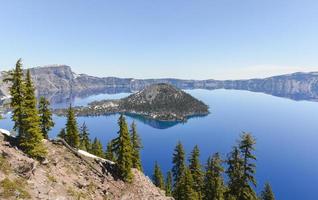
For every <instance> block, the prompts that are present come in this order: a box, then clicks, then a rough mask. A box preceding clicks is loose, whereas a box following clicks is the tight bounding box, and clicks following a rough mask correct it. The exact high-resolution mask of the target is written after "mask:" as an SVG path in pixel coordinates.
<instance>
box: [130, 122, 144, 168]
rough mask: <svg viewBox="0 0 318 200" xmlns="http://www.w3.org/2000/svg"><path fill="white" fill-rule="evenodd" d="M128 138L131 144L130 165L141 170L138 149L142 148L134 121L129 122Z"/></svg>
mask: <svg viewBox="0 0 318 200" xmlns="http://www.w3.org/2000/svg"><path fill="white" fill-rule="evenodd" d="M130 138H131V144H132V149H133V151H132V167H133V168H136V169H138V170H140V171H142V166H141V160H140V149H141V148H142V145H141V139H140V137H139V135H138V133H137V128H136V124H135V122H133V123H132V124H131V130H130Z"/></svg>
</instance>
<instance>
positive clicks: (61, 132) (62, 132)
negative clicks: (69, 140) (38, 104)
mask: <svg viewBox="0 0 318 200" xmlns="http://www.w3.org/2000/svg"><path fill="white" fill-rule="evenodd" d="M57 137H59V138H61V139H63V140H65V139H66V132H65V128H62V129H61V131H60V133H59V134H58V135H57Z"/></svg>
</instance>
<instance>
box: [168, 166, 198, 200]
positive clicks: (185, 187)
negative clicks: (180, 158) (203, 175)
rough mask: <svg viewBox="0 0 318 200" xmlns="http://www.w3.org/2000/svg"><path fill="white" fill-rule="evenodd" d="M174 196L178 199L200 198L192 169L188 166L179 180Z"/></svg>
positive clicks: (193, 199)
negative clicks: (195, 187)
mask: <svg viewBox="0 0 318 200" xmlns="http://www.w3.org/2000/svg"><path fill="white" fill-rule="evenodd" d="M175 187H176V188H175V190H174V192H173V194H174V195H173V197H174V198H175V199H176V200H198V199H199V195H198V193H197V192H196V191H195V190H194V189H193V188H194V182H193V178H192V175H191V172H190V170H189V169H188V168H187V167H186V168H184V170H183V173H182V175H181V177H180V180H179V182H178V183H177V184H176V186H175Z"/></svg>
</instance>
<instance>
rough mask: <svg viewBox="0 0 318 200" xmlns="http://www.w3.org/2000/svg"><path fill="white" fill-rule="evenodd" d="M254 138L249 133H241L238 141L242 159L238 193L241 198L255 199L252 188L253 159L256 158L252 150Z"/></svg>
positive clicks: (254, 181)
mask: <svg viewBox="0 0 318 200" xmlns="http://www.w3.org/2000/svg"><path fill="white" fill-rule="evenodd" d="M255 144H256V142H255V139H254V138H253V136H252V135H251V134H249V133H243V135H242V136H241V141H240V143H239V149H240V151H241V156H242V159H243V174H242V186H243V188H242V191H241V193H240V198H239V199H242V200H245V199H246V200H249V199H257V197H256V193H255V192H254V189H253V188H252V186H251V184H252V185H253V186H256V179H255V177H254V176H255V168H256V165H255V164H254V162H253V161H255V160H256V157H255V155H254V154H253V151H254V150H255Z"/></svg>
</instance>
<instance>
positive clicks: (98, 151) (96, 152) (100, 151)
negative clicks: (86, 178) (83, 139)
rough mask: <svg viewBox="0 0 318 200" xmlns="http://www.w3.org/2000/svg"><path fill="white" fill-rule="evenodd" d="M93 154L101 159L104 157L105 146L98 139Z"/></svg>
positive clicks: (94, 144) (94, 142)
mask: <svg viewBox="0 0 318 200" xmlns="http://www.w3.org/2000/svg"><path fill="white" fill-rule="evenodd" d="M91 153H92V154H94V155H95V156H98V157H100V158H103V157H104V152H103V145H102V143H101V142H100V141H99V140H98V139H97V138H96V137H95V138H94V141H93V143H92V149H91Z"/></svg>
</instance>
